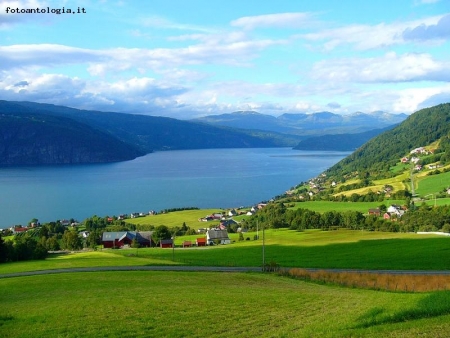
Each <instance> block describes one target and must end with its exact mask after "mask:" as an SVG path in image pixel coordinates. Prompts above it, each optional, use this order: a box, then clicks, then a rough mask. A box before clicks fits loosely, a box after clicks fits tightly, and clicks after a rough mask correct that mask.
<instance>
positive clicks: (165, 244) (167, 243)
mask: <svg viewBox="0 0 450 338" xmlns="http://www.w3.org/2000/svg"><path fill="white" fill-rule="evenodd" d="M159 247H160V248H173V239H162V240H160V241H159Z"/></svg>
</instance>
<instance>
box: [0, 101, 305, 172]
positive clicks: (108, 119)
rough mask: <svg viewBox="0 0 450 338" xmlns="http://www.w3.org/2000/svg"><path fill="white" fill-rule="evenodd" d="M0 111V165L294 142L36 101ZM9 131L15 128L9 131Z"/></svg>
mask: <svg viewBox="0 0 450 338" xmlns="http://www.w3.org/2000/svg"><path fill="white" fill-rule="evenodd" d="M0 114H1V116H2V119H1V120H0V129H1V130H2V133H3V134H4V137H3V139H2V140H1V141H0V149H2V154H3V157H2V158H1V159H0V165H24V164H61V163H92V162H110V161H121V160H128V159H132V158H135V157H137V156H140V155H143V154H146V153H149V152H152V151H154V150H172V149H206V148H247V147H279V146H286V145H288V144H292V143H294V142H295V143H296V142H298V139H296V140H295V141H294V140H293V139H290V140H289V138H285V137H284V136H282V135H276V134H274V133H270V132H250V131H241V130H235V129H232V128H229V127H220V126H217V127H215V126H211V125H207V124H204V123H194V122H189V121H181V120H176V119H172V118H166V117H155V116H146V115H133V114H123V113H114V112H99V111H89V110H79V109H74V108H69V107H64V106H55V105H51V104H40V103H35V102H9V101H0ZM8 130H11V131H15V132H11V133H9V134H8ZM19 131H20V132H19ZM286 140H287V141H286ZM86 145H87V146H86ZM71 152H72V153H73V154H71Z"/></svg>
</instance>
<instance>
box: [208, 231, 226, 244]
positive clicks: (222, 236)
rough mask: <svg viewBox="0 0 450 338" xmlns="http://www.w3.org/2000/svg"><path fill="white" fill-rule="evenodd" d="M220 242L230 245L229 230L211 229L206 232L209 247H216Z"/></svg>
mask: <svg viewBox="0 0 450 338" xmlns="http://www.w3.org/2000/svg"><path fill="white" fill-rule="evenodd" d="M217 240H219V241H220V244H230V243H231V241H230V238H229V237H228V232H227V230H220V229H211V230H208V231H206V241H207V243H208V245H214V244H215V242H216V241H217Z"/></svg>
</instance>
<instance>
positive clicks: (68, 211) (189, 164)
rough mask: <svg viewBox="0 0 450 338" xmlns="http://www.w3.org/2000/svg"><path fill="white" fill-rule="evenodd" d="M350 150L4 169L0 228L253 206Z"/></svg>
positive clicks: (180, 154)
mask: <svg viewBox="0 0 450 338" xmlns="http://www.w3.org/2000/svg"><path fill="white" fill-rule="evenodd" d="M348 154H349V153H347V152H311V151H308V152H306V151H299V150H292V149H290V148H276V149H214V150H185V151H169V152H157V153H153V154H149V155H147V156H143V157H140V158H137V159H135V160H133V161H127V162H121V163H113V164H100V165H76V166H47V167H22V168H3V169H0V215H1V218H0V228H6V227H10V226H11V225H13V224H25V223H27V222H28V221H30V220H31V219H32V218H34V217H35V218H38V219H39V220H40V221H41V222H48V221H54V220H57V219H64V218H66V219H69V218H75V219H78V220H83V219H85V218H87V217H90V216H92V215H99V216H106V215H119V214H122V213H124V214H129V213H131V212H148V211H149V210H156V211H159V210H161V209H165V208H177V207H191V206H195V207H199V208H209V207H212V208H229V207H239V206H249V205H253V204H255V203H258V202H260V201H263V200H268V199H270V198H272V197H274V196H276V195H279V194H281V193H283V192H284V191H286V190H288V189H289V188H291V187H293V186H295V185H297V184H298V183H300V182H302V181H306V180H308V179H309V178H312V177H314V176H317V175H318V174H319V173H321V172H322V171H324V170H325V169H327V168H328V167H330V166H332V165H333V164H335V163H336V162H338V161H339V160H340V159H342V158H343V157H345V156H347V155H348Z"/></svg>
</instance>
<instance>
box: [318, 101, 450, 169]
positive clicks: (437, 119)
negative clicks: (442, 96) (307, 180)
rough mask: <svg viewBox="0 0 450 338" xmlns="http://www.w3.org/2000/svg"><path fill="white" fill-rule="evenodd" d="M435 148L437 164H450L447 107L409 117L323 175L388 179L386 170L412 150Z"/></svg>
mask: <svg viewBox="0 0 450 338" xmlns="http://www.w3.org/2000/svg"><path fill="white" fill-rule="evenodd" d="M431 144H436V146H435V148H438V149H433V150H434V153H435V154H438V153H441V154H442V155H439V159H440V161H441V162H442V161H449V160H450V103H446V104H440V105H438V106H435V107H431V108H426V109H422V110H419V111H417V112H415V113H414V114H412V115H410V116H409V117H408V118H407V119H406V120H405V121H404V122H402V123H401V124H400V125H398V126H397V127H395V128H393V129H391V130H388V131H386V132H384V133H382V134H380V135H378V136H376V137H374V138H373V139H371V140H370V141H368V142H367V143H365V144H364V145H363V146H362V147H360V148H359V149H358V150H356V151H355V152H354V153H352V154H351V155H350V156H348V157H346V158H345V159H343V160H341V161H340V162H338V163H337V164H336V165H334V166H333V167H331V168H329V169H328V170H327V171H326V174H327V176H334V177H352V176H356V175H359V176H360V177H388V176H389V175H391V174H390V171H389V168H390V167H391V166H394V165H395V164H396V163H398V162H399V160H400V158H402V157H403V156H407V155H408V156H409V153H410V151H411V150H412V149H415V148H419V147H424V146H429V145H431Z"/></svg>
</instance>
